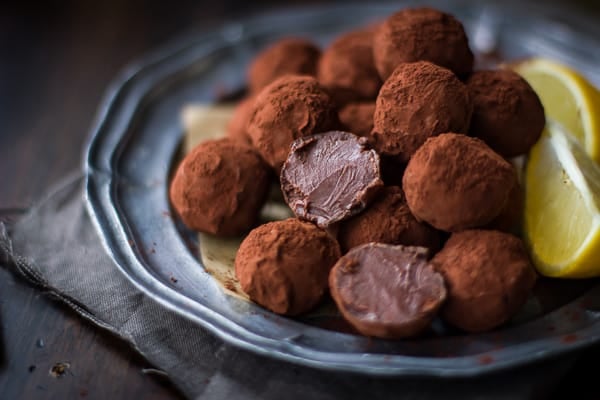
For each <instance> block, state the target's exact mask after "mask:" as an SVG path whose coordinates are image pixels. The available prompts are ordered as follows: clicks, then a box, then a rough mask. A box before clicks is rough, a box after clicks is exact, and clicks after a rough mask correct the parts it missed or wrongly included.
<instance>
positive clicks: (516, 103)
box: [467, 70, 546, 157]
mask: <svg viewBox="0 0 600 400" xmlns="http://www.w3.org/2000/svg"><path fill="white" fill-rule="evenodd" d="M467 88H468V89H469V94H470V95H471V98H472V99H473V104H474V109H473V117H472V119H471V127H470V129H469V133H470V134H471V136H477V137H479V138H480V139H482V140H483V141H484V142H486V143H487V144H488V146H490V147H491V148H492V149H494V150H495V151H497V152H498V153H500V154H501V155H503V156H504V157H515V156H518V155H520V154H525V153H527V152H528V151H529V149H530V148H531V147H532V146H533V145H534V144H535V142H537V140H538V139H539V137H540V135H541V134H542V130H543V129H544V126H545V124H546V117H545V115H544V107H543V106H542V103H541V102H540V99H539V97H538V96H537V94H536V93H535V92H534V91H533V89H532V88H531V86H529V83H527V81H526V80H525V79H523V78H521V77H520V76H519V75H518V74H517V73H515V72H513V71H509V70H498V71H477V72H474V73H473V74H472V75H471V76H470V77H469V79H468V80H467Z"/></svg>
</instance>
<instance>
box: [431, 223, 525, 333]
mask: <svg viewBox="0 0 600 400" xmlns="http://www.w3.org/2000/svg"><path fill="white" fill-rule="evenodd" d="M431 263H432V264H433V265H434V267H435V268H436V270H437V271H438V272H439V273H441V274H442V275H443V276H444V279H445V281H446V287H447V290H448V299H447V301H446V304H445V305H444V307H443V308H442V316H443V317H444V319H445V320H446V321H448V322H449V323H450V324H452V325H454V326H456V327H458V328H461V329H463V330H465V331H467V332H482V331H486V330H490V329H492V328H495V327H497V326H499V325H501V324H502V323H504V322H506V321H507V320H508V319H509V318H510V317H512V316H513V315H514V314H515V313H516V312H517V311H518V310H519V309H520V308H521V307H522V306H523V304H524V303H525V301H526V300H527V297H528V296H529V293H530V292H531V289H532V288H533V285H534V284H535V281H536V273H535V270H534V268H533V265H532V264H531V261H530V259H529V255H528V254H527V250H526V249H525V245H524V244H523V242H522V241H521V239H519V238H518V237H516V236H513V235H510V234H508V233H503V232H498V231H488V230H466V231H462V232H459V233H455V234H453V235H452V236H450V239H448V241H447V242H446V244H445V246H444V248H443V249H442V250H441V251H440V252H439V253H438V254H436V256H435V257H434V258H433V259H432V260H431Z"/></svg>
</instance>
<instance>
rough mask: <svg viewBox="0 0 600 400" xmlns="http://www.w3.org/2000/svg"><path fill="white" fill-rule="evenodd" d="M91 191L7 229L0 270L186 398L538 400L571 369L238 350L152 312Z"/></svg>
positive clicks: (75, 187) (46, 204)
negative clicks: (422, 365) (88, 196)
mask: <svg viewBox="0 0 600 400" xmlns="http://www.w3.org/2000/svg"><path fill="white" fill-rule="evenodd" d="M84 183H85V179H84V177H83V176H82V174H75V175H72V176H70V177H67V178H65V179H64V180H63V181H62V182H61V183H60V184H58V185H57V186H55V187H54V188H53V190H51V192H50V194H49V195H48V196H47V197H46V198H44V199H43V200H42V201H40V202H39V204H38V205H37V206H35V207H33V208H32V209H31V210H30V211H29V212H28V213H27V214H26V215H24V216H23V217H22V218H21V219H20V220H18V221H17V222H16V223H15V224H13V225H12V226H7V225H6V224H3V223H1V222H0V264H2V265H4V266H7V267H9V268H11V269H12V270H13V271H14V272H15V273H16V274H18V275H20V276H22V277H24V278H26V279H27V280H29V281H30V282H31V283H33V284H34V285H36V286H38V287H40V288H42V289H43V290H44V292H46V293H48V294H49V295H50V296H53V297H55V298H57V299H59V300H60V301H63V302H65V303H67V304H68V305H69V306H70V307H72V308H73V309H74V310H75V311H76V312H77V313H79V314H80V315H81V316H82V317H83V318H86V319H88V320H90V321H91V322H92V323H94V324H95V325H97V326H98V327H99V328H102V329H105V330H107V331H109V332H111V333H112V334H114V335H116V336H118V337H120V338H122V339H123V340H125V341H127V342H128V343H130V344H131V346H133V347H134V348H135V350H136V351H138V352H139V353H141V354H142V355H143V356H144V357H145V358H146V359H147V360H148V361H149V362H150V363H152V364H153V365H154V366H156V367H157V368H159V369H161V370H163V371H165V373H166V374H167V375H168V377H169V378H170V379H171V380H172V381H173V382H174V384H175V385H176V386H177V387H178V388H179V389H180V390H181V392H182V393H183V394H184V395H185V396H186V397H188V398H201V399H205V398H206V399H267V400H268V399H300V398H302V399H353V398H361V399H362V398H365V397H366V398H368V399H369V400H376V399H389V398H397V397H402V398H410V399H424V398H428V399H429V398H444V399H454V398H456V399H465V398H485V399H509V398H510V399H515V398H531V397H538V396H540V395H542V396H543V395H545V394H547V393H548V390H551V389H552V388H549V387H548V386H547V385H548V384H549V383H551V382H556V381H558V379H556V378H557V377H559V376H560V375H562V374H563V373H564V371H565V369H566V368H567V367H568V366H569V365H570V362H565V360H562V362H558V363H556V362H555V363H548V362H545V363H543V364H538V365H534V366H533V367H531V368H527V367H526V368H525V369H523V368H521V369H520V370H512V371H507V372H505V373H501V374H495V375H486V376H485V377H483V378H479V379H477V380H473V379H461V380H440V379H438V380H432V379H424V378H401V379H390V378H387V379H382V378H372V377H366V376H360V375H356V374H345V373H336V372H331V371H320V370H315V369H310V368H305V367H300V366H297V365H292V364H288V363H285V362H282V361H278V360H272V359H267V358H265V357H262V356H258V355H255V354H251V353H249V352H247V351H244V350H240V349H238V348H235V347H232V346H230V345H228V344H225V343H223V342H222V341H221V340H219V339H218V338H216V337H215V336H213V335H212V334H210V333H209V332H207V331H205V330H204V329H202V328H200V327H198V326H196V325H194V324H193V323H191V322H189V321H188V320H186V319H185V318H183V317H181V316H179V315H178V314H176V313H173V312H171V311H169V310H167V309H165V308H164V307H162V306H161V305H159V304H158V303H156V302H154V301H153V300H152V299H151V298H149V297H148V296H146V295H145V294H144V293H142V292H140V291H139V290H138V289H136V288H135V287H134V286H133V284H131V283H130V282H129V281H128V280H127V278H126V277H125V276H123V275H122V274H121V272H120V271H119V270H118V269H117V267H116V266H115V265H114V263H113V261H112V260H111V258H110V257H109V256H108V255H107V253H106V251H105V249H104V248H103V246H102V244H101V241H100V239H99V236H98V233H97V232H96V230H95V228H94V226H93V225H92V222H91V220H90V217H89V215H88V213H87V210H86V206H85V203H84ZM566 361H570V360H566Z"/></svg>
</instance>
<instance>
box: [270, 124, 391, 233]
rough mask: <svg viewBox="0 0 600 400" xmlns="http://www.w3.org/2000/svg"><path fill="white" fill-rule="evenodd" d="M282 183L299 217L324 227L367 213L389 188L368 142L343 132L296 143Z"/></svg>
mask: <svg viewBox="0 0 600 400" xmlns="http://www.w3.org/2000/svg"><path fill="white" fill-rule="evenodd" d="M280 180H281V190H282V191H283V196H284V198H285V201H286V203H287V204H288V205H289V206H290V208H291V209H292V211H293V212H294V214H296V216H297V217H298V218H301V219H305V220H309V221H312V222H315V223H316V224H317V225H319V226H320V227H327V226H329V225H331V224H333V223H334V222H338V221H341V220H343V219H345V218H348V217H350V216H352V215H355V214H357V213H359V212H360V211H362V210H364V208H365V207H366V206H367V204H368V203H369V201H370V200H371V199H372V198H373V197H374V195H375V194H376V193H377V192H378V191H379V189H380V188H381V187H382V186H383V182H382V181H381V178H380V172H379V156H378V155H377V153H376V152H375V151H374V150H371V149H369V148H368V147H367V144H366V139H365V138H359V137H358V136H356V135H353V134H351V133H348V132H340V131H332V132H327V133H322V134H318V135H312V136H308V137H304V138H300V139H298V140H296V141H295V142H294V143H293V144H292V148H291V150H290V153H289V156H288V158H287V160H286V162H285V164H284V165H283V168H282V170H281V179H280Z"/></svg>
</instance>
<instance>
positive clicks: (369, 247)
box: [329, 243, 446, 339]
mask: <svg viewBox="0 0 600 400" xmlns="http://www.w3.org/2000/svg"><path fill="white" fill-rule="evenodd" d="M427 258H428V257H427V249H425V248H422V247H405V246H392V245H387V244H382V243H368V244H365V245H362V246H359V247H355V248H354V249H352V250H350V251H349V252H348V254H346V255H344V256H342V258H340V259H339V261H338V262H337V263H336V264H335V266H334V267H333V269H332V270H331V273H330V274H329V286H330V289H331V296H332V297H333V299H334V300H335V303H336V304H337V306H338V309H339V310H340V312H341V314H342V315H343V316H344V318H345V319H346V320H347V321H348V322H350V324H352V325H353V326H354V327H355V328H356V329H357V330H358V331H359V332H360V333H362V334H363V335H367V336H375V337H380V338H387V339H400V338H404V337H409V336H414V335H417V334H418V333H420V332H421V331H423V330H424V329H425V328H426V327H427V326H428V325H429V324H430V323H431V320H432V319H433V317H434V316H435V314H436V312H437V310H438V309H439V307H440V306H441V305H442V303H443V301H444V299H445V298H446V289H445V286H444V280H443V278H442V276H441V275H440V274H439V273H437V272H436V271H435V270H434V269H433V267H432V265H431V264H429V262H428V261H427Z"/></svg>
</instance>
